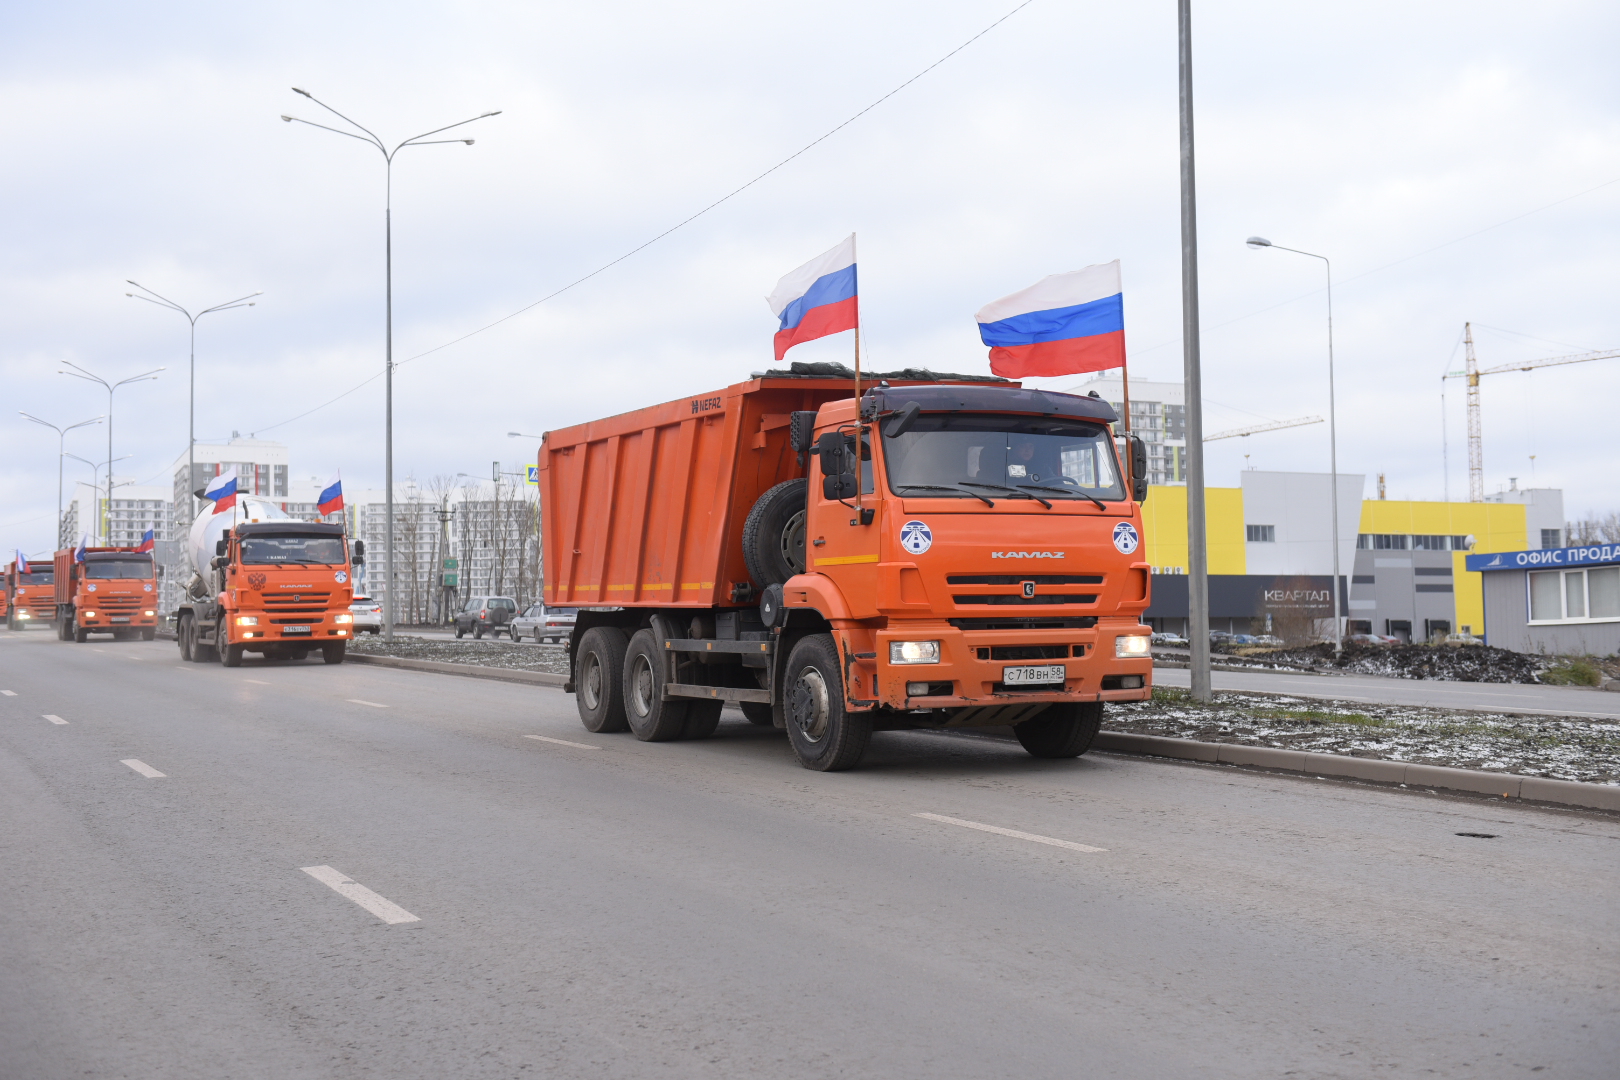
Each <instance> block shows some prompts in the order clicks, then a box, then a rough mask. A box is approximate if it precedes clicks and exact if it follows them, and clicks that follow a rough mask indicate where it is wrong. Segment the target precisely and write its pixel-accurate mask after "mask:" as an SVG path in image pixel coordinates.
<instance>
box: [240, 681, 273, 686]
mask: <svg viewBox="0 0 1620 1080" xmlns="http://www.w3.org/2000/svg"><path fill="white" fill-rule="evenodd" d="M242 681H243V682H250V683H252V684H253V685H255V686H269V685H270V684H269V683H267V682H265V681H264V680H263V679H243V680H242Z"/></svg>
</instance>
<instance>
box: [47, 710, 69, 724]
mask: <svg viewBox="0 0 1620 1080" xmlns="http://www.w3.org/2000/svg"><path fill="white" fill-rule="evenodd" d="M45 719H47V720H49V721H50V722H51V723H53V724H65V723H67V721H66V720H64V719H62V718H61V717H60V716H52V715H51V714H50V713H46V714H45Z"/></svg>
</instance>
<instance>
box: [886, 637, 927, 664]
mask: <svg viewBox="0 0 1620 1080" xmlns="http://www.w3.org/2000/svg"><path fill="white" fill-rule="evenodd" d="M889 663H891V664H937V663H939V642H937V641H891V642H889Z"/></svg>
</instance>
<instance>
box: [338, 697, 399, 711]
mask: <svg viewBox="0 0 1620 1080" xmlns="http://www.w3.org/2000/svg"><path fill="white" fill-rule="evenodd" d="M345 700H348V701H352V702H354V703H355V704H356V705H370V706H371V707H372V708H373V709H386V708H388V706H387V705H384V704H383V703H382V702H380V701H363V700H361V699H360V698H357V697H352V698H347V699H345Z"/></svg>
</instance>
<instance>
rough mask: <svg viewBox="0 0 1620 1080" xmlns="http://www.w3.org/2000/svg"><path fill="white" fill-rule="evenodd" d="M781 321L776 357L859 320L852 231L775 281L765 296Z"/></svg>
mask: <svg viewBox="0 0 1620 1080" xmlns="http://www.w3.org/2000/svg"><path fill="white" fill-rule="evenodd" d="M765 302H766V303H767V304H769V305H770V306H771V314H772V315H775V316H776V317H777V318H778V319H780V320H782V328H781V329H780V330H778V331H777V332H776V359H777V362H778V363H780V362H781V360H782V354H784V353H786V352H787V351H788V350H789V349H791V348H793V346H795V345H799V344H802V343H803V342H806V341H814V340H815V339H816V338H824V337H827V336H829V335H831V334H838V333H842V332H843V331H845V330H854V329H855V328H856V327H857V326H859V325H860V322H861V314H860V302H859V296H858V291H857V290H856V288H855V234H854V233H850V234H849V239H847V240H845V241H844V242H843V243H841V244H839V245H838V246H837V247H835V248H833V249H832V250H831V251H829V252H827V253H826V254H824V255H819V256H817V257H816V258H814V259H811V260H810V261H809V262H807V263H805V264H804V265H803V266H801V267H799V268H798V269H797V270H795V271H793V273H791V274H789V275H787V276H786V277H784V278H783V279H782V280H781V281H778V282H777V283H776V291H775V292H773V293H771V295H770V296H768V297H766V298H765Z"/></svg>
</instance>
